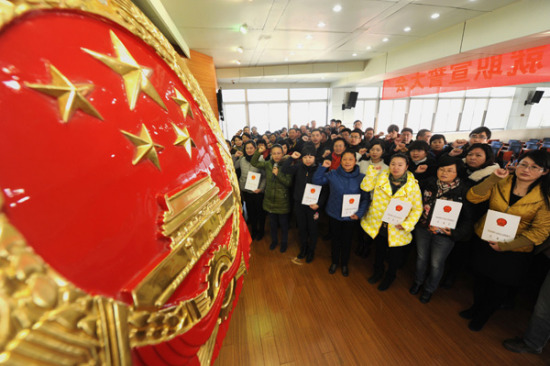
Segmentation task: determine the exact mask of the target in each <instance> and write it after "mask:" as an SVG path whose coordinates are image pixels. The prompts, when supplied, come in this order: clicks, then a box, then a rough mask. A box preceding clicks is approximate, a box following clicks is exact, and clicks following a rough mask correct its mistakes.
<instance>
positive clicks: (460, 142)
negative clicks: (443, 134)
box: [452, 139, 468, 148]
mask: <svg viewBox="0 0 550 366" xmlns="http://www.w3.org/2000/svg"><path fill="white" fill-rule="evenodd" d="M467 143H468V140H464V139H457V140H455V141H454V142H453V144H452V146H453V147H454V148H457V147H459V146H464V145H466V144H467Z"/></svg>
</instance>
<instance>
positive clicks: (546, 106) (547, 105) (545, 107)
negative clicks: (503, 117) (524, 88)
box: [527, 88, 550, 128]
mask: <svg viewBox="0 0 550 366" xmlns="http://www.w3.org/2000/svg"><path fill="white" fill-rule="evenodd" d="M541 89H542V88H537V90H541ZM542 90H544V89H542ZM549 93H550V88H549V89H546V90H545V94H544V96H546V95H548V94H549ZM544 96H543V98H542V99H541V100H540V102H539V103H538V104H533V105H532V106H531V111H530V112H529V119H528V120H527V128H537V127H548V126H550V96H548V97H544Z"/></svg>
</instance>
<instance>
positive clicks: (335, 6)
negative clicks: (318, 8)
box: [332, 4, 342, 13]
mask: <svg viewBox="0 0 550 366" xmlns="http://www.w3.org/2000/svg"><path fill="white" fill-rule="evenodd" d="M341 10H342V5H340V4H337V5H334V8H332V11H334V12H336V13H338V12H339V11H341Z"/></svg>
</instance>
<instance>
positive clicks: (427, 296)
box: [420, 291, 432, 304]
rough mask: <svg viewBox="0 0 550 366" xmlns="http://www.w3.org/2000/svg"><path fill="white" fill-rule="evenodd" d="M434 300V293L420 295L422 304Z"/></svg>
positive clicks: (425, 292) (426, 292)
mask: <svg viewBox="0 0 550 366" xmlns="http://www.w3.org/2000/svg"><path fill="white" fill-rule="evenodd" d="M431 299H432V293H431V292H428V291H424V292H422V295H420V302H421V303H422V304H427V303H429V302H430V300H431Z"/></svg>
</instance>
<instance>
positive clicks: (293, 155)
mask: <svg viewBox="0 0 550 366" xmlns="http://www.w3.org/2000/svg"><path fill="white" fill-rule="evenodd" d="M300 156H301V154H300V153H299V152H298V151H294V152H293V153H292V155H290V157H291V158H292V159H294V160H296V159H300Z"/></svg>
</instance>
